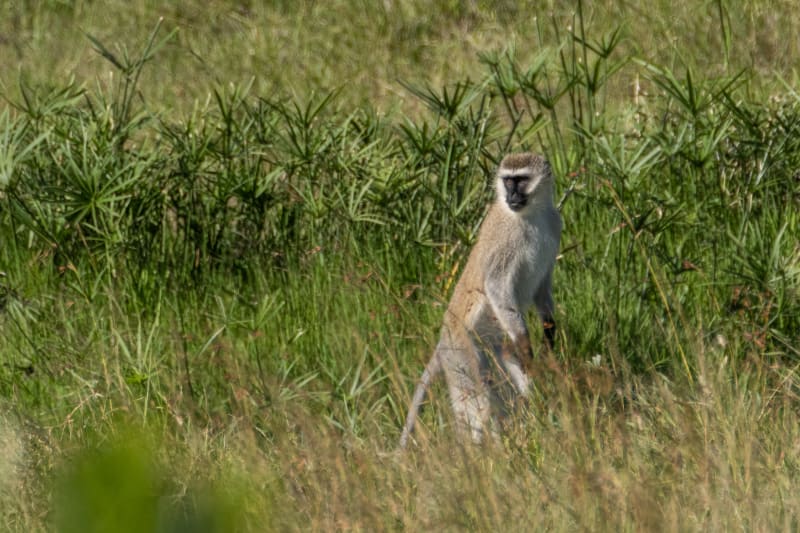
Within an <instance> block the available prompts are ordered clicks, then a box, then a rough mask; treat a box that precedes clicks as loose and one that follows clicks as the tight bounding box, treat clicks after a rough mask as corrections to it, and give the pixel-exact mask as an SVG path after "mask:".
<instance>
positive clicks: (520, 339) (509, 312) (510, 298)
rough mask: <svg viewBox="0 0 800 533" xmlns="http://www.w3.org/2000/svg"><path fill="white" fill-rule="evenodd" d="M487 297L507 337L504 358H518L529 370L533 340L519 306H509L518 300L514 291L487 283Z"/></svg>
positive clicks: (499, 284)
mask: <svg viewBox="0 0 800 533" xmlns="http://www.w3.org/2000/svg"><path fill="white" fill-rule="evenodd" d="M486 296H487V299H488V301H489V305H490V306H491V308H492V311H493V312H494V316H495V318H496V319H497V321H498V322H499V325H500V327H501V328H502V330H503V332H504V333H505V334H506V337H507V340H506V341H504V342H503V347H502V349H503V353H502V357H503V358H504V359H506V358H508V357H511V356H516V357H517V358H518V359H519V361H520V362H521V363H522V366H523V367H524V368H526V369H527V368H529V367H530V365H531V363H532V362H533V349H532V347H531V339H530V335H529V334H528V326H527V325H526V324H525V317H524V315H523V314H522V313H521V312H520V311H519V308H518V306H516V305H515V306H514V307H510V306H509V305H508V304H509V303H511V302H514V301H515V300H516V299H515V298H514V294H513V291H511V290H510V288H509V287H506V286H504V284H501V283H487V284H486Z"/></svg>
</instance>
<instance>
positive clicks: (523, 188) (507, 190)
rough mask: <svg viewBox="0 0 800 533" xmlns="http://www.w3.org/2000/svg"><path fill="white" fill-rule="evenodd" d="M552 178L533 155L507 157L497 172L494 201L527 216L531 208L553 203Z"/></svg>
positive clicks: (539, 159)
mask: <svg viewBox="0 0 800 533" xmlns="http://www.w3.org/2000/svg"><path fill="white" fill-rule="evenodd" d="M552 182H553V174H552V171H551V170H550V165H549V164H548V162H547V160H546V159H545V158H544V157H542V156H540V155H536V154H532V153H527V152H526V153H522V154H510V155H507V156H506V157H505V158H504V159H503V161H502V162H501V163H500V168H499V169H498V170H497V198H498V201H502V200H505V202H506V206H507V207H508V209H509V210H511V211H512V212H514V213H519V214H520V215H523V216H526V215H525V213H523V211H530V209H531V206H532V205H534V204H536V205H539V204H540V203H541V202H543V201H544V202H551V201H552V198H551V197H552V194H553V192H552Z"/></svg>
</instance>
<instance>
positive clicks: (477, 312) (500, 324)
mask: <svg viewBox="0 0 800 533" xmlns="http://www.w3.org/2000/svg"><path fill="white" fill-rule="evenodd" d="M553 182H554V178H553V173H552V171H551V169H550V165H549V163H548V162H547V160H545V159H544V158H543V157H542V156H539V155H535V154H531V153H521V154H510V155H508V156H506V157H505V158H504V159H503V161H502V162H501V163H500V167H499V169H498V170H497V176H496V187H497V195H496V198H495V201H494V203H493V204H492V206H491V208H490V209H489V212H488V214H487V215H486V219H485V220H484V221H483V224H482V225H481V228H480V232H479V234H478V242H477V243H476V244H475V247H474V248H473V249H472V252H471V253H470V255H469V259H468V260H467V264H466V266H465V267H464V272H463V274H462V275H461V278H460V279H459V281H458V283H457V284H456V287H455V290H454V291H453V296H452V298H451V299H450V304H449V305H448V307H447V311H446V312H445V315H444V325H443V326H442V331H441V337H440V339H439V343H438V345H437V346H436V349H435V351H434V353H433V357H431V360H430V362H428V364H427V365H426V367H425V371H424V372H423V373H422V378H421V379H420V382H419V384H418V385H417V388H416V390H415V391H414V397H413V399H412V401H411V406H410V408H409V410H408V416H407V418H406V425H405V428H404V429H403V435H402V437H401V438H400V447H401V448H405V447H406V445H407V444H408V439H409V437H410V436H411V432H412V431H413V430H414V424H415V422H416V418H417V414H418V412H419V409H420V406H421V405H422V402H423V400H424V398H425V393H426V391H427V389H428V387H429V385H430V383H431V380H432V379H433V378H434V377H435V376H436V375H437V374H438V373H439V372H440V371H444V375H445V379H446V381H447V387H448V389H449V393H450V401H451V403H452V405H453V411H454V412H455V418H456V424H457V427H458V430H459V432H460V433H462V434H463V433H468V434H469V435H470V436H471V438H472V440H473V441H474V442H476V443H480V442H481V440H482V439H483V437H484V435H485V434H486V432H487V431H488V432H489V433H491V434H494V433H495V428H494V424H495V417H493V416H492V410H493V409H495V408H496V403H497V402H498V398H497V391H496V390H495V387H494V386H493V382H494V380H493V376H494V375H499V376H500V377H501V378H503V379H502V380H501V383H506V384H507V383H508V381H509V380H510V382H511V384H512V386H513V389H514V390H515V391H516V393H518V394H519V395H521V396H523V397H524V396H527V395H528V390H529V379H528V375H527V373H526V371H527V370H529V368H530V365H531V362H532V360H533V350H532V348H531V341H530V337H529V335H528V328H527V327H526V325H525V313H526V311H527V310H528V309H529V308H530V306H531V305H532V304H535V305H536V309H537V310H538V312H539V317H540V318H541V319H542V323H543V325H544V336H545V339H546V341H547V344H548V346H549V347H550V348H552V346H553V341H554V338H555V322H554V321H553V310H554V307H553V296H552V276H553V267H554V266H555V261H556V254H557V253H558V246H559V241H560V238H561V216H560V215H559V213H558V210H557V209H556V208H555V206H554V205H553V193H554V183H553Z"/></svg>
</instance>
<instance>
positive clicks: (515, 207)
mask: <svg viewBox="0 0 800 533" xmlns="http://www.w3.org/2000/svg"><path fill="white" fill-rule="evenodd" d="M508 207H509V208H510V209H511V210H512V211H520V210H521V209H522V208H523V207H525V202H523V201H518V200H514V201H512V202H508Z"/></svg>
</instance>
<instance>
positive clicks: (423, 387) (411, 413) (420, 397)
mask: <svg viewBox="0 0 800 533" xmlns="http://www.w3.org/2000/svg"><path fill="white" fill-rule="evenodd" d="M441 370H442V364H441V362H440V361H439V356H438V349H437V350H436V352H435V353H434V354H433V357H431V360H430V361H428V364H427V365H426V366H425V370H424V371H423V372H422V377H421V378H420V379H419V383H418V384H417V388H416V389H415V390H414V397H413V398H412V400H411V406H410V407H409V408H408V415H407V416H406V425H405V427H404V428H403V434H402V435H401V436H400V449H405V448H406V446H407V445H408V439H409V438H410V437H411V433H412V432H413V431H414V425H415V424H416V422H417V415H418V414H419V411H420V409H421V407H422V402H423V401H424V400H425V393H426V392H427V391H428V387H429V386H430V384H431V381H432V380H433V378H435V377H436V375H437V374H438V373H439V372H440V371H441Z"/></svg>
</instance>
